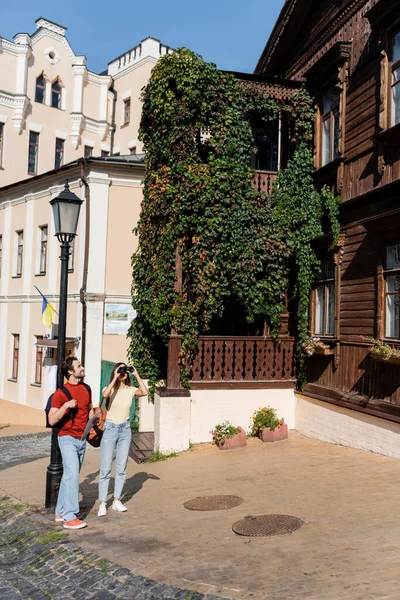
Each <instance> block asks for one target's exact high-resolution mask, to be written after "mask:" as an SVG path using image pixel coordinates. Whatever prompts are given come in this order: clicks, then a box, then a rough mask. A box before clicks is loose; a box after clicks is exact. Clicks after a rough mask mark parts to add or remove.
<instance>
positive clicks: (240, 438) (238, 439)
mask: <svg viewBox="0 0 400 600" xmlns="http://www.w3.org/2000/svg"><path fill="white" fill-rule="evenodd" d="M237 429H239V432H240V433H237V434H236V435H233V436H232V437H230V438H228V439H227V440H225V442H224V443H223V444H218V448H219V449H220V450H235V449H236V448H242V446H246V445H247V440H246V432H245V431H243V429H242V428H241V427H237Z"/></svg>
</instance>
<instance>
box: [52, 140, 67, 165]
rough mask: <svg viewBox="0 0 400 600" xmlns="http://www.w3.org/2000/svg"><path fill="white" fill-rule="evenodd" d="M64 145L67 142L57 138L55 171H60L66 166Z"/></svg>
mask: <svg viewBox="0 0 400 600" xmlns="http://www.w3.org/2000/svg"><path fill="white" fill-rule="evenodd" d="M64 145H65V140H62V139H60V138H56V154H55V160H54V168H55V169H59V168H60V167H61V166H62V165H63V164H64Z"/></svg>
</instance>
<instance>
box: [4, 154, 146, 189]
mask: <svg viewBox="0 0 400 600" xmlns="http://www.w3.org/2000/svg"><path fill="white" fill-rule="evenodd" d="M107 163H108V164H110V165H113V166H116V165H119V166H125V167H143V168H144V166H145V155H144V154H127V155H126V156H98V157H96V156H93V157H92V156H90V157H88V158H78V159H77V160H73V161H71V162H69V163H67V164H66V165H63V166H62V167H60V168H59V169H52V170H51V171H46V172H45V173H40V175H35V176H34V177H28V178H26V179H21V180H20V181H15V182H14V183H10V184H8V185H5V186H3V187H1V188H0V195H2V194H3V192H7V191H10V190H13V189H15V188H18V187H20V186H23V185H27V184H28V183H32V182H37V181H40V180H41V179H45V178H46V177H51V176H52V175H57V174H62V173H63V172H64V171H65V172H66V171H68V170H70V169H72V168H74V167H78V166H80V165H81V164H83V165H84V166H86V165H94V164H98V165H106V164H107Z"/></svg>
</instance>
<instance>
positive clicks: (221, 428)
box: [210, 421, 247, 450]
mask: <svg viewBox="0 0 400 600" xmlns="http://www.w3.org/2000/svg"><path fill="white" fill-rule="evenodd" d="M210 433H211V435H212V436H213V440H214V442H215V443H216V445H217V446H218V448H219V449H220V450H234V449H235V448H241V447H242V446H246V444H247V440H246V432H245V431H244V430H243V429H242V428H241V427H234V426H233V425H232V424H231V423H230V422H229V421H225V423H219V424H218V425H216V426H215V427H214V429H213V430H212V431H210Z"/></svg>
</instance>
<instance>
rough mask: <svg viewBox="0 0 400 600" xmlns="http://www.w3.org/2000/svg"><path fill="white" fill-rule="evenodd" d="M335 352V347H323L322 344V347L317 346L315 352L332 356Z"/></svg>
mask: <svg viewBox="0 0 400 600" xmlns="http://www.w3.org/2000/svg"><path fill="white" fill-rule="evenodd" d="M333 353H334V349H333V348H322V346H320V347H318V346H317V347H316V348H314V354H321V355H322V356H330V355H331V354H333Z"/></svg>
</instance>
